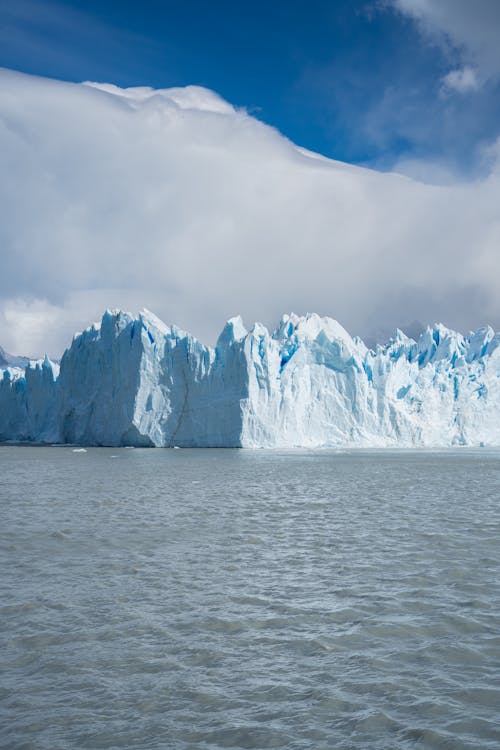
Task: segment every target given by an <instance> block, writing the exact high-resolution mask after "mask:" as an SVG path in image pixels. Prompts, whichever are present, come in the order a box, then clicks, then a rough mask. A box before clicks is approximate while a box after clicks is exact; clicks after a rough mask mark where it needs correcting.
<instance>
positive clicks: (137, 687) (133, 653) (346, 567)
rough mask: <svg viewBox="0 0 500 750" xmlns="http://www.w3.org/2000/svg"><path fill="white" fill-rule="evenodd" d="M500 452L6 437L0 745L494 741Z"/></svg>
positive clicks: (354, 745) (66, 749)
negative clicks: (96, 443) (179, 445)
mask: <svg viewBox="0 0 500 750" xmlns="http://www.w3.org/2000/svg"><path fill="white" fill-rule="evenodd" d="M499 531H500V452H495V451H487V450H477V451H473V450H461V451H448V452H441V453H440V452H399V453H390V452H387V451H385V452H379V453H377V452H370V451H362V452H347V453H335V452H332V451H313V452H306V451H291V452H283V453H281V452H276V451H238V450H152V449H149V450H147V449H145V450H143V449H106V448H100V449H88V450H87V451H86V452H74V451H73V449H72V448H71V447H59V448H48V447H47V448H42V447H38V448H34V447H33V448H29V447H12V446H4V447H0V536H1V539H0V542H1V548H0V564H1V571H2V573H1V579H0V626H1V630H0V638H1V643H0V660H1V664H0V667H1V672H2V677H1V680H0V722H1V727H2V729H1V732H0V747H1V748H2V749H3V748H5V749H7V748H8V750H21V748H22V750H30V749H31V748H32V749H33V750H73V749H76V748H78V749H80V748H82V749H83V748H99V749H100V750H107V749H109V748H130V749H136V748H137V749H139V748H140V749H141V750H142V749H144V750H147V749H149V748H154V749H156V748H158V749H160V748H175V750H177V749H178V750H185V749H187V748H200V749H202V748H203V749H205V750H212V749H215V748H290V750H295V749H297V750H298V749H299V748H300V749H302V748H304V749H305V748H311V749H314V750H327V748H328V750H331V749H332V748H335V750H358V749H359V750H391V749H394V750H396V749H397V750H403V749H405V748H408V749H410V748H415V749H418V748H449V749H450V750H461V749H462V748H467V749H470V750H482V749H483V748H485V749H486V748H488V749H491V750H498V748H499V747H500V715H499V707H500V545H499V539H500V534H499Z"/></svg>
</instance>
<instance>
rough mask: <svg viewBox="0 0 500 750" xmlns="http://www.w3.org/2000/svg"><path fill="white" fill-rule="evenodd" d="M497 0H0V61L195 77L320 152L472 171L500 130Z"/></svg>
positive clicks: (428, 169)
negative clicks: (333, 0) (183, 0)
mask: <svg viewBox="0 0 500 750" xmlns="http://www.w3.org/2000/svg"><path fill="white" fill-rule="evenodd" d="M499 31H500V3H498V2H497V0H475V2H470V0H434V2H432V3H431V2H430V0H336V1H335V2H325V1H324V0H323V1H320V0H309V1H308V2H299V1H297V0H289V1H288V2H281V1H279V2H272V3H269V2H262V1H261V0H255V2H252V3H243V2H224V1H221V0H214V2H211V3H207V2H202V1H199V0H193V1H191V2H162V1H161V0H144V1H143V2H135V1H130V0H128V1H127V0H107V1H105V2H102V0H101V1H99V2H98V1H97V0H86V1H85V2H81V1H78V0H66V1H60V2H56V1H55V0H51V1H50V2H46V1H45V0H16V2H15V3H13V2H11V1H10V0H0V65H2V66H4V67H7V68H12V69H15V70H19V71H23V72H28V73H34V74H39V75H44V76H50V77H55V78H60V79H63V80H69V81H81V80H87V79H90V80H97V81H108V82H113V83H116V84H119V85H121V86H135V85H141V84H147V85H151V86H154V87H169V86H183V85H186V84H200V85H203V86H206V87H208V88H211V89H214V90H216V91H217V92H219V93H220V94H221V95H222V96H223V97H224V98H225V99H227V100H228V101H230V102H232V103H234V104H236V105H240V106H243V107H246V108H248V110H249V111H250V112H251V113H252V114H254V115H255V116H256V117H258V118H260V119H262V120H263V121H265V122H266V123H269V124H271V125H273V126H275V127H277V128H278V129H279V130H280V131H281V132H282V133H284V134H285V135H286V136H287V137H289V138H290V139H292V140H293V141H294V142H296V143H298V144H300V145H302V146H305V147H306V148H309V149H311V150H314V151H319V152H321V153H323V154H325V155H328V156H331V157H334V158H337V159H340V160H345V161H348V162H353V163H358V164H367V165H370V166H375V167H376V168H380V169H390V168H397V169H400V170H402V171H406V172H408V173H409V174H416V175H417V176H419V177H423V178H424V179H427V180H429V181H438V182H439V181H449V179H455V178H456V177H460V178H463V177H465V178H471V177H475V176H476V175H477V174H478V173H481V171H484V169H487V166H485V162H486V165H487V162H488V159H487V155H488V148H489V146H490V144H492V143H493V142H494V141H495V139H496V138H497V136H498V135H499V134H500V88H499V84H498V78H499V73H500V51H498V50H497V49H496V48H497V46H500V45H497V39H498V37H499Z"/></svg>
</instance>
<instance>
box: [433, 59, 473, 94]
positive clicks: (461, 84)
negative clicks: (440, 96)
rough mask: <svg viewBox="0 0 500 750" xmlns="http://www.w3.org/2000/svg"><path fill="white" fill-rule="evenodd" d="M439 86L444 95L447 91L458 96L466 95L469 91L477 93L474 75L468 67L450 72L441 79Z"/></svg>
mask: <svg viewBox="0 0 500 750" xmlns="http://www.w3.org/2000/svg"><path fill="white" fill-rule="evenodd" d="M441 84H442V90H443V91H444V92H445V93H446V92H448V91H457V92H458V93H459V94H466V93H468V92H469V91H477V89H478V88H479V81H478V79H477V76H476V73H475V72H474V70H473V69H472V68H469V67H468V66H466V67H465V68H461V69H458V70H450V72H449V73H447V74H446V75H445V76H443V78H442V79H441Z"/></svg>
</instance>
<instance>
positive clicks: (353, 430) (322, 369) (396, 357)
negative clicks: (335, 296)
mask: <svg viewBox="0 0 500 750" xmlns="http://www.w3.org/2000/svg"><path fill="white" fill-rule="evenodd" d="M499 344H500V335H499V334H495V333H494V331H493V330H492V329H491V328H489V327H485V328H481V329H479V330H477V331H476V332H474V333H473V334H471V335H470V336H469V337H464V336H462V335H461V334H459V333H456V332H454V331H451V330H449V329H447V328H445V327H444V326H443V325H435V326H433V327H429V328H427V329H426V331H425V332H424V333H423V334H422V335H421V336H420V338H419V339H418V341H414V340H412V339H410V338H408V337H406V336H405V335H404V334H403V333H402V332H401V331H396V332H395V334H394V336H393V338H392V339H391V340H390V341H389V342H388V344H386V345H385V346H378V347H377V348H376V350H375V351H373V350H370V349H368V348H367V347H366V346H365V344H364V343H363V342H362V341H361V340H360V339H358V338H352V337H351V336H350V335H349V334H348V333H347V331H346V330H345V329H344V328H342V326H341V325H340V324H339V323H337V322H336V321H335V320H333V319H331V318H321V317H319V316H318V315H315V314H310V315H306V316H302V317H299V316H296V315H293V314H291V315H285V316H283V318H282V320H281V322H280V324H279V326H278V328H277V329H276V331H274V333H272V334H271V333H270V332H269V331H268V330H267V329H266V328H265V327H264V326H263V325H261V324H259V323H257V324H255V326H254V327H253V329H252V330H251V331H249V332H248V331H247V330H246V329H245V327H244V326H243V323H242V321H241V319H240V318H233V319H232V320H230V321H229V322H228V323H227V324H226V326H225V328H224V330H223V331H222V333H221V335H220V337H219V339H218V341H217V344H216V346H215V348H211V347H207V346H204V345H202V344H201V343H200V342H199V341H197V340H196V339H195V338H194V337H193V336H191V335H190V334H188V333H185V332H184V331H181V330H180V329H178V328H177V327H175V326H166V325H165V324H164V323H163V322H162V321H160V320H159V319H158V318H157V317H156V316H155V315H153V314H152V313H150V312H148V311H146V310H145V311H143V312H142V313H141V314H140V315H139V316H137V317H134V316H132V315H130V314H128V313H124V312H120V311H113V312H110V311H107V312H106V313H105V314H104V316H103V318H102V321H101V323H100V324H99V325H94V326H92V327H90V328H88V329H87V330H85V331H84V332H83V333H81V334H79V335H77V336H75V338H74V339H73V342H72V344H71V346H70V347H69V349H67V350H66V352H65V353H64V356H63V358H62V360H61V365H60V371H59V368H58V366H57V365H56V364H54V363H52V362H50V361H49V360H47V359H45V360H43V361H39V362H31V363H30V364H29V365H28V366H27V367H26V368H25V369H24V371H23V370H22V369H20V368H14V367H8V368H6V369H4V370H3V371H0V376H1V379H0V440H2V441H7V440H10V441H36V442H52V443H80V444H85V445H111V446H115V445H135V446H174V445H176V446H184V447H196V446H197V447H220V446H228V447H231V446H235V447H240V446H241V447H255V448H261V447H262V448H263V447H266V448H267V447H299V446H300V447H319V446H402V447H403V446H405V447H409V446H429V447H430V446H434V447H440V446H443V447H444V446H451V445H480V444H484V445H500V347H499Z"/></svg>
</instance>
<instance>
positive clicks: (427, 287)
mask: <svg viewBox="0 0 500 750" xmlns="http://www.w3.org/2000/svg"><path fill="white" fill-rule="evenodd" d="M0 175H1V177H0V253H1V274H0V343H1V344H2V345H3V346H5V348H6V349H7V350H9V351H13V352H15V353H27V354H30V355H32V356H33V355H40V354H43V353H44V351H45V350H47V351H48V352H49V353H50V354H52V355H58V354H59V353H60V352H61V351H62V349H63V348H64V346H65V345H66V344H67V341H68V339H69V338H70V337H71V335H72V333H73V331H74V330H75V329H76V328H83V327H84V326H85V325H87V323H88V321H89V320H92V319H95V318H97V316H98V315H99V312H100V311H101V310H102V308H103V307H111V306H116V307H124V308H132V309H134V308H135V309H138V308H140V307H142V306H148V307H151V308H153V309H155V310H157V311H158V313H159V314H160V315H161V316H162V317H163V318H164V319H165V320H168V321H172V322H176V323H178V324H179V325H181V326H182V327H183V328H188V329H190V330H192V331H193V332H194V333H195V334H196V335H198V336H199V337H201V338H202V339H205V340H207V341H213V340H214V338H215V334H216V332H217V331H218V330H220V326H221V324H222V322H223V321H224V320H226V319H227V318H228V317H229V316H231V315H232V314H234V313H235V312H236V311H237V312H241V313H242V314H243V316H244V318H245V319H247V320H249V321H252V320H254V319H256V318H258V319H261V320H263V322H264V323H267V324H273V323H275V322H276V320H277V319H278V317H279V315H280V313H281V312H282V311H283V310H295V311H296V312H299V313H303V312H305V311H307V310H315V311H317V312H319V313H321V314H332V315H334V316H335V317H336V318H338V319H339V320H341V321H342V323H343V324H345V325H346V326H348V327H349V329H350V330H352V331H355V332H359V333H361V334H366V333H368V332H369V331H370V328H371V327H373V326H374V325H377V326H385V325H388V326H389V325H396V324H405V323H406V322H408V321H411V320H414V319H419V320H422V321H423V322H428V321H433V320H442V321H443V322H445V323H446V324H448V325H450V326H453V327H455V328H458V329H462V330H464V329H465V330H468V329H469V328H472V327H476V326H478V325H480V324H485V323H487V322H490V323H492V324H493V325H494V326H496V327H498V325H499V323H500V296H499V294H498V291H499V289H498V288H499V278H500V276H499V273H498V270H499V268H498V266H499V253H498V248H499V246H500V222H499V218H498V217H499V213H498V206H499V205H500V181H499V173H498V171H497V170H496V167H495V168H494V169H493V170H492V172H491V174H490V175H489V176H488V177H487V178H486V179H484V180H483V181H481V182H475V183H470V184H457V185H451V186H446V187H442V186H439V187H438V186H431V185H425V184H422V183H418V182H414V181H412V180H410V179H408V178H405V177H402V176H398V175H390V174H389V175H388V174H381V173H378V172H375V171H370V170H365V169H360V168H357V167H353V166H350V165H347V164H342V163H339V162H335V161H331V160H328V159H325V158H322V157H319V156H317V155H315V154H311V153H307V152H304V151H303V150H301V149H299V148H297V147H296V146H295V145H294V144H292V143H291V142H289V141H288V140H286V139H285V138H284V137H283V136H282V135H280V134H279V133H278V132H277V131H275V130H273V129H272V128H270V127H268V126H266V125H264V124H262V123H261V122H259V121H257V120H256V119H255V118H253V117H251V116H250V115H248V114H247V113H245V112H243V111H238V110H235V109H234V108H233V107H232V106H231V105H230V104H228V103H227V102H225V101H223V100H222V99H221V98H220V97H218V96H217V94H215V93H214V92H211V91H207V90H205V89H202V88H199V87H187V88H185V89H179V88H177V89H167V90H163V91H154V90H151V89H148V88H140V89H132V90H130V89H128V90H122V89H119V88H117V87H115V86H112V85H95V84H70V83H62V82H59V81H52V80H46V79H41V78H36V77H31V76H26V75H22V74H19V73H14V72H11V71H7V70H3V71H0Z"/></svg>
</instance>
